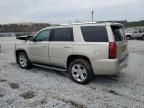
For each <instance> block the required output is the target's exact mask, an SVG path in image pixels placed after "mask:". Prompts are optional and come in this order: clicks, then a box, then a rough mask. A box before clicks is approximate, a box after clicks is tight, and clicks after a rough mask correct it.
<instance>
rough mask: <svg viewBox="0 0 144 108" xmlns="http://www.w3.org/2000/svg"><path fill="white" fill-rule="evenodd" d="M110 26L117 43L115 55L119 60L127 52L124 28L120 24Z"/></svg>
mask: <svg viewBox="0 0 144 108" xmlns="http://www.w3.org/2000/svg"><path fill="white" fill-rule="evenodd" d="M111 28H112V32H113V35H114V39H115V41H116V44H117V57H118V59H119V60H122V59H124V58H125V57H126V56H127V54H128V51H127V40H126V37H125V34H124V29H123V27H122V26H119V25H112V26H111Z"/></svg>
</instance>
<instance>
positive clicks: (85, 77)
mask: <svg viewBox="0 0 144 108" xmlns="http://www.w3.org/2000/svg"><path fill="white" fill-rule="evenodd" d="M68 72H69V73H70V77H71V79H72V80H73V81H74V82H76V83H78V84H87V83H89V82H90V81H91V80H92V77H93V71H92V67H91V65H90V63H89V62H88V61H87V60H85V59H76V60H74V61H72V62H71V63H70V65H69V67H68Z"/></svg>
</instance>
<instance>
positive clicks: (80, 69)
mask: <svg viewBox="0 0 144 108" xmlns="http://www.w3.org/2000/svg"><path fill="white" fill-rule="evenodd" d="M15 56H16V61H17V63H18V64H19V65H20V67H21V68H23V69H28V68H31V67H32V66H33V65H36V66H40V67H45V68H50V69H54V70H60V71H68V72H69V74H70V76H71V79H72V80H73V81H75V82H77V83H79V84H85V83H88V82H89V81H90V80H91V79H92V77H93V75H115V74H117V73H118V72H120V70H122V69H123V68H125V67H127V65H128V50H127V40H126V38H125V34H124V30H123V25H122V24H119V23H98V24H97V23H84V24H71V25H63V26H55V27H48V28H44V29H42V30H40V31H39V32H38V33H37V34H36V35H35V36H34V37H32V38H31V39H30V40H28V41H25V42H24V43H22V44H16V46H15Z"/></svg>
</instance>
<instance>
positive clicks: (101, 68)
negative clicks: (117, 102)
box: [91, 55, 128, 75]
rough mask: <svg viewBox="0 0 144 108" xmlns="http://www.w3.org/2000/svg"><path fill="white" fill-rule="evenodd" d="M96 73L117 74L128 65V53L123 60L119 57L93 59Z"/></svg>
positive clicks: (92, 62)
mask: <svg viewBox="0 0 144 108" xmlns="http://www.w3.org/2000/svg"><path fill="white" fill-rule="evenodd" d="M91 64H92V68H93V72H94V74H95V75H115V74H117V73H118V72H120V71H121V70H122V69H124V68H126V67H127V66H128V55H127V56H126V57H125V58H124V59H123V60H121V61H119V60H118V59H104V60H91Z"/></svg>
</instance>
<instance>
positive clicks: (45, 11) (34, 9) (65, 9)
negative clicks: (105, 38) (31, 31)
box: [0, 0, 144, 24]
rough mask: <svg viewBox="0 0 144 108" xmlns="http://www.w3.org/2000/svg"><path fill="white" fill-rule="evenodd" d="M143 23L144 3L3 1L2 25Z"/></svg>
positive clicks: (140, 0)
mask: <svg viewBox="0 0 144 108" xmlns="http://www.w3.org/2000/svg"><path fill="white" fill-rule="evenodd" d="M92 10H93V11H94V21H106V20H128V21H137V20H144V0H0V24H8V23H21V22H47V23H54V24H57V23H58V24H62V23H73V22H76V21H81V22H87V21H91V11H92Z"/></svg>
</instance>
